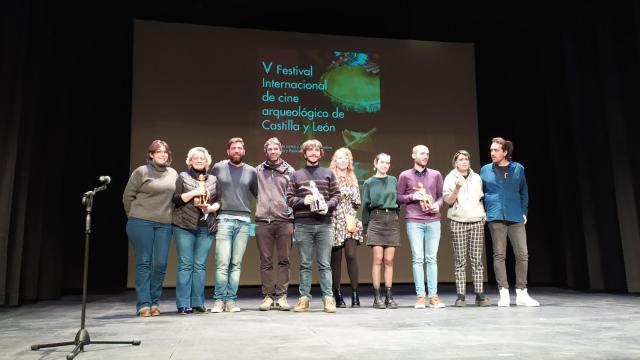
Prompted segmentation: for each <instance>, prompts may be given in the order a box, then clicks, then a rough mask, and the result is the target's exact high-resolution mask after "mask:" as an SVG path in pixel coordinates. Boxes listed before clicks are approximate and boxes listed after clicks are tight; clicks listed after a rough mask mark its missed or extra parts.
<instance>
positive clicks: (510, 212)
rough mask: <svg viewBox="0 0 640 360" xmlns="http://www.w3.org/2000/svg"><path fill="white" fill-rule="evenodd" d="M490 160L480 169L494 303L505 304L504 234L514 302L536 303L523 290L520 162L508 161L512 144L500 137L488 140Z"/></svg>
mask: <svg viewBox="0 0 640 360" xmlns="http://www.w3.org/2000/svg"><path fill="white" fill-rule="evenodd" d="M490 150H491V161H492V163H491V164H487V165H485V166H483V167H482V169H481V170H480V177H481V178H482V183H483V189H484V206H485V208H486V211H487V224H488V226H489V231H490V232H491V238H492V239H493V269H494V272H495V274H496V281H497V282H498V287H499V289H500V300H499V301H498V306H509V305H510V303H511V300H510V297H509V283H508V281H507V270H506V268H505V262H504V260H505V257H506V251H507V236H509V240H511V246H512V248H513V252H514V255H515V257H516V305H524V306H540V303H538V302H537V301H536V300H534V299H532V298H531V297H530V296H529V293H528V292H527V269H528V266H529V254H528V252H527V233H526V231H525V224H526V223H527V211H528V208H529V191H528V188H527V179H526V177H525V175H524V166H522V165H520V164H519V163H517V162H515V161H511V155H512V154H513V144H512V143H511V141H508V140H505V139H503V138H500V137H496V138H493V139H492V140H491V147H490Z"/></svg>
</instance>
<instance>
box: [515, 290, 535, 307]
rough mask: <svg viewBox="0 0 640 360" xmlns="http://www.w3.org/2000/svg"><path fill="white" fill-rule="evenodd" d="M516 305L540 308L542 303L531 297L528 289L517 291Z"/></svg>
mask: <svg viewBox="0 0 640 360" xmlns="http://www.w3.org/2000/svg"><path fill="white" fill-rule="evenodd" d="M516 305H519V306H540V303H539V302H537V301H535V300H534V299H533V298H531V296H529V293H528V292H527V289H516Z"/></svg>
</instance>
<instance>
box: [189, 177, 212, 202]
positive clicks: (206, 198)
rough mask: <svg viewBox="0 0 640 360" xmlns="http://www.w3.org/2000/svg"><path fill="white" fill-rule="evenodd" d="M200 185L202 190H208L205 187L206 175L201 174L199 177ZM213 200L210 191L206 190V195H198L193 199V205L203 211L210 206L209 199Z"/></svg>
mask: <svg viewBox="0 0 640 360" xmlns="http://www.w3.org/2000/svg"><path fill="white" fill-rule="evenodd" d="M198 185H199V186H200V187H202V188H205V189H206V186H205V177H204V175H202V174H200V176H198ZM210 198H211V196H210V194H209V190H206V194H204V195H197V196H195V197H194V198H193V205H195V206H196V207H197V208H200V209H202V210H203V211H204V210H205V209H206V208H207V207H208V206H209V199H210Z"/></svg>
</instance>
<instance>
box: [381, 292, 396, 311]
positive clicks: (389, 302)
mask: <svg viewBox="0 0 640 360" xmlns="http://www.w3.org/2000/svg"><path fill="white" fill-rule="evenodd" d="M386 290H387V291H386V292H385V296H384V304H385V305H386V306H387V309H397V308H398V304H396V302H395V301H393V294H391V288H390V287H388V288H386Z"/></svg>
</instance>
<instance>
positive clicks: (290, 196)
mask: <svg viewBox="0 0 640 360" xmlns="http://www.w3.org/2000/svg"><path fill="white" fill-rule="evenodd" d="M310 181H313V182H315V183H316V187H317V188H318V190H319V191H320V194H321V195H322V196H324V199H325V201H326V202H327V206H328V207H329V211H328V212H327V214H326V215H321V214H318V213H314V212H311V208H310V207H309V205H305V204H304V198H305V197H306V196H307V195H309V194H311V191H309V190H307V189H304V188H302V187H303V186H309V182H310ZM339 198H340V188H339V186H338V181H337V179H336V176H335V174H334V173H333V171H331V170H330V169H327V168H324V167H319V166H308V165H307V166H305V167H304V168H302V169H300V170H298V171H296V172H294V173H293V174H291V182H290V183H289V188H288V189H287V204H288V205H289V206H290V207H291V208H292V209H293V216H294V218H295V222H296V223H299V224H309V225H318V224H331V215H332V213H333V210H334V209H335V208H336V206H337V205H338V200H339Z"/></svg>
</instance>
